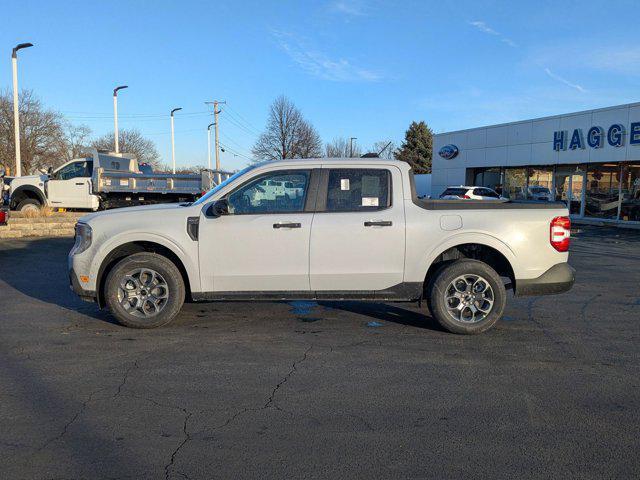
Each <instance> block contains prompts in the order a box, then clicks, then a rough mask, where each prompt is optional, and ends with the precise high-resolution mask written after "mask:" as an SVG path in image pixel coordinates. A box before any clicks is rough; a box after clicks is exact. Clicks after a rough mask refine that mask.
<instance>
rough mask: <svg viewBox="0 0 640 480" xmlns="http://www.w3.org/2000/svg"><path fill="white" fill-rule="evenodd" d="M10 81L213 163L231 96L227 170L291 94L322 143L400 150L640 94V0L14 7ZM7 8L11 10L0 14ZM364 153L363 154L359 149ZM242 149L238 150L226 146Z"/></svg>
mask: <svg viewBox="0 0 640 480" xmlns="http://www.w3.org/2000/svg"><path fill="white" fill-rule="evenodd" d="M11 8H12V9H13V10H12V11H10V12H9V15H8V16H5V17H4V19H3V28H2V29H0V45H3V46H4V50H5V53H6V57H5V59H6V63H5V68H2V69H0V87H10V85H11V66H10V51H11V48H12V47H13V46H14V45H15V44H16V43H19V42H26V41H29V42H32V43H34V44H35V45H36V46H35V48H32V49H29V50H27V51H24V52H21V53H20V62H19V68H20V72H19V75H20V86H21V87H24V88H29V89H33V90H34V91H35V92H36V94H37V95H38V96H39V97H40V98H41V100H42V101H43V102H44V103H45V104H46V105H47V106H48V107H50V108H53V109H55V110H58V111H60V112H62V113H64V114H65V115H66V116H67V117H68V118H69V120H70V121H72V122H74V123H79V124H80V123H81V124H86V125H88V126H89V127H91V128H92V130H93V132H94V135H96V136H97V135H100V134H102V133H106V132H107V131H110V130H111V129H112V117H111V115H112V97H111V92H112V89H113V88H114V86H116V85H121V84H127V85H129V89H128V90H125V91H124V92H122V93H121V96H120V103H119V112H120V125H121V128H126V127H137V128H138V129H140V130H141V131H142V132H143V133H144V134H145V135H148V136H149V138H152V139H153V140H154V141H155V142H156V143H157V145H158V150H159V152H160V153H161V155H162V157H163V159H164V161H167V162H168V161H170V158H171V154H170V136H169V131H170V127H169V117H168V113H169V111H170V110H171V108H174V107H183V111H182V112H180V113H178V114H176V157H177V162H178V164H183V165H189V164H204V163H206V149H207V141H206V127H207V124H208V123H209V122H210V120H209V117H208V113H207V107H206V106H205V104H204V102H205V101H207V100H213V99H221V100H226V101H227V102H228V108H227V109H226V110H225V111H224V112H223V113H222V114H221V115H220V125H221V135H222V136H221V142H222V143H223V144H225V145H226V146H227V147H229V150H228V151H227V152H226V153H225V154H223V167H226V168H238V167H240V166H242V165H243V164H245V163H246V161H247V160H246V158H244V157H243V155H244V156H250V150H251V146H252V144H253V142H254V141H255V138H256V136H257V133H259V132H260V131H261V130H262V129H263V127H264V124H265V120H266V116H267V109H268V106H269V104H270V103H271V102H272V101H273V99H274V98H275V97H277V96H278V95H280V94H285V95H287V96H288V97H289V98H291V100H293V101H294V102H295V103H296V105H297V106H298V107H299V108H300V109H301V110H302V111H303V113H304V114H305V116H306V117H307V118H308V119H309V120H310V121H311V122H312V123H313V124H314V125H315V127H316V128H317V129H318V131H319V132H320V134H321V136H322V138H323V140H325V141H329V140H331V139H332V138H333V137H336V136H344V137H350V136H354V137H357V138H358V143H360V144H361V145H362V146H363V147H368V146H370V145H371V144H372V143H373V142H375V141H378V140H384V139H392V140H394V141H396V142H397V143H399V142H400V141H401V140H402V137H403V134H404V131H405V129H406V128H407V126H408V124H409V123H410V122H411V121H412V120H425V121H426V122H427V123H428V124H429V125H430V126H431V127H432V128H433V129H434V131H436V132H439V131H447V130H454V129H462V128H469V127H474V126H479V125H486V124H493V123H500V122H507V121H513V120H520V119H526V118H532V117H538V116H544V115H553V114H559V113H566V112H571V111H577V110H583V109H589V108H596V107H603V106H609V105H616V104H621V103H627V102H634V101H639V100H640V88H639V81H640V40H639V37H638V27H637V19H638V16H639V15H640V5H639V4H638V2H637V0H636V1H625V0H617V1H616V2H614V3H612V4H605V3H603V2H601V1H597V2H596V1H566V2H561V1H535V2H533V1H531V2H521V1H504V2H499V1H485V2H478V1H466V0H465V1H455V2H454V1H444V0H441V1H437V2H430V1H417V2H395V1H385V0H371V1H364V0H363V1H358V0H326V1H308V2H302V1H297V2H294V1H277V2H276V1H273V2H265V1H255V2H253V1H234V2H231V1H229V2H221V1H206V2H199V1H197V2H196V1H182V2H178V1H175V2H169V1H147V2H145V1H126V2H125V1H122V2H118V1H110V2H87V1H83V2H62V1H21V2H14V4H13V6H12V7H11ZM5 12H6V9H5ZM365 149H366V148H365ZM231 150H234V151H235V152H236V153H238V154H239V155H238V156H234V155H233V154H232V153H231Z"/></svg>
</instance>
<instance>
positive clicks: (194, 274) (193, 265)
mask: <svg viewBox="0 0 640 480" xmlns="http://www.w3.org/2000/svg"><path fill="white" fill-rule="evenodd" d="M97 240H98V242H97V243H100V242H99V240H101V239H97ZM133 242H151V243H156V244H158V245H161V246H163V247H165V248H167V249H169V250H171V252H173V253H174V254H175V255H176V257H178V258H179V259H180V261H181V262H182V265H184V268H185V270H186V272H187V277H188V278H189V284H190V286H191V290H192V291H194V292H199V291H200V272H199V268H198V260H197V259H198V256H197V248H198V244H197V242H193V247H194V249H195V252H196V254H194V252H187V251H186V250H185V249H184V248H182V247H181V246H180V244H179V243H178V242H176V241H174V240H173V239H171V238H170V237H167V236H165V235H161V234H158V233H149V232H127V233H123V234H120V235H116V236H115V237H112V238H109V239H108V240H107V241H105V242H104V243H103V244H101V245H100V247H99V248H98V249H97V250H96V251H95V252H94V254H93V256H92V258H91V266H90V276H89V277H90V280H91V282H90V284H89V285H88V286H87V287H86V288H89V289H94V290H97V287H98V285H97V280H98V275H99V273H100V269H101V267H102V264H103V263H104V261H105V259H106V258H107V257H108V255H109V254H110V253H111V252H113V251H114V250H115V249H116V248H118V247H121V246H122V245H125V244H127V243H133Z"/></svg>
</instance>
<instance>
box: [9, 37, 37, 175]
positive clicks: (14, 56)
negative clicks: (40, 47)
mask: <svg viewBox="0 0 640 480" xmlns="http://www.w3.org/2000/svg"><path fill="white" fill-rule="evenodd" d="M29 47H33V43H19V44H18V45H16V46H15V47H13V52H12V53H11V64H12V67H13V128H14V140H15V144H16V145H15V146H16V177H20V176H22V165H21V163H20V110H19V105H18V50H22V49H23V48H29Z"/></svg>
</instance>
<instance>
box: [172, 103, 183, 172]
mask: <svg viewBox="0 0 640 480" xmlns="http://www.w3.org/2000/svg"><path fill="white" fill-rule="evenodd" d="M178 110H182V107H178V108H174V109H173V110H171V163H172V164H173V173H174V175H175V173H176V144H175V139H174V136H173V114H174V113H175V112H177V111H178Z"/></svg>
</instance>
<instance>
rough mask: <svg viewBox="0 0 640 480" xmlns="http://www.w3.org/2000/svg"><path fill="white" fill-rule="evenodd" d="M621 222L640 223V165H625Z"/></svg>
mask: <svg viewBox="0 0 640 480" xmlns="http://www.w3.org/2000/svg"><path fill="white" fill-rule="evenodd" d="M620 198H621V202H622V203H621V205H620V220H624V221H631V222H640V165H639V164H623V165H622V173H621V176H620Z"/></svg>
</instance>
